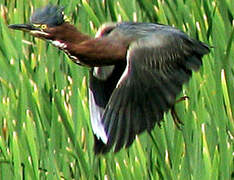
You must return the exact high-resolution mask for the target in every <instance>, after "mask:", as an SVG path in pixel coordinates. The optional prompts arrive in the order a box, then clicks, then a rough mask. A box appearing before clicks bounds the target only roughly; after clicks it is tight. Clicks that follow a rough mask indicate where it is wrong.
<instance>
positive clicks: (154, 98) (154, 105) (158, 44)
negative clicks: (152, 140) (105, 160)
mask: <svg viewBox="0 0 234 180" xmlns="http://www.w3.org/2000/svg"><path fill="white" fill-rule="evenodd" d="M208 52H209V47H208V46H206V45H205V44H203V43H201V42H199V41H195V40H192V39H190V38H189V37H188V36H187V35H185V34H184V33H182V32H180V31H174V30H163V31H156V32H153V33H150V34H149V35H147V36H146V37H144V38H140V39H138V40H137V41H134V42H132V43H131V44H130V46H129V49H128V52H127V66H126V68H125V70H124V72H123V74H122V76H121V78H120V79H119V81H118V83H117V85H116V87H115V89H114V91H113V93H112V95H111V97H110V99H109V101H108V104H107V105H106V107H105V111H104V114H103V117H102V120H101V123H100V125H101V126H102V127H103V128H104V131H105V133H106V137H107V142H104V144H103V145H102V146H100V144H99V146H96V147H95V152H96V153H97V154H98V153H105V152H108V151H109V150H110V149H111V148H112V147H113V146H114V149H115V152H117V151H119V150H120V149H121V148H122V147H123V146H125V147H128V146H129V145H131V144H132V142H133V140H134V138H135V136H136V135H137V134H139V133H141V132H143V131H144V130H148V131H149V130H151V129H152V128H153V127H154V125H155V123H156V122H157V123H160V121H161V120H162V118H163V114H164V112H167V111H168V110H169V109H170V108H171V107H172V106H173V105H174V103H175V100H176V95H177V94H178V93H180V91H181V89H182V85H183V84H184V83H185V82H187V81H188V80H189V78H190V77H191V74H192V70H198V69H199V67H200V66H201V65H202V61H201V58H202V56H203V55H204V54H206V53H208ZM97 142H98V141H97ZM96 144H97V145H98V143H96Z"/></svg>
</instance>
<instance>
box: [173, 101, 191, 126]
mask: <svg viewBox="0 0 234 180" xmlns="http://www.w3.org/2000/svg"><path fill="white" fill-rule="evenodd" d="M186 99H189V97H188V96H183V97H181V98H180V99H178V100H177V101H176V102H175V104H176V103H179V102H181V101H184V100H186ZM175 104H174V105H173V106H172V108H171V115H172V118H173V121H174V123H175V125H176V127H177V128H178V129H180V130H181V127H180V125H181V124H182V125H184V123H183V122H182V121H181V120H180V119H179V116H178V115H177V113H176V111H175Z"/></svg>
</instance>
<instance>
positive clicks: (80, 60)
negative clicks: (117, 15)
mask: <svg viewBox="0 0 234 180" xmlns="http://www.w3.org/2000/svg"><path fill="white" fill-rule="evenodd" d="M62 10H63V9H62V8H59V7H57V6H51V5H48V6H46V7H45V8H43V9H39V10H37V11H36V12H35V13H34V14H33V15H32V17H31V22H30V24H27V25H10V26H9V27H10V28H12V29H19V30H24V31H28V32H30V33H31V34H32V35H33V36H35V37H39V38H42V39H45V40H48V41H49V42H51V43H52V44H53V45H54V46H56V47H58V48H59V49H61V50H63V51H64V52H65V53H67V54H68V56H69V57H70V58H71V59H72V60H73V61H74V62H75V63H77V64H79V65H85V66H89V67H91V70H90V85H89V106H90V116H91V124H92V129H93V132H94V135H95V136H94V137H95V138H94V140H95V145H94V149H95V153H97V154H99V153H106V152H108V151H109V150H110V149H111V148H112V147H114V150H115V152H117V151H119V150H120V149H121V148H122V147H129V146H130V145H131V144H132V142H133V141H134V139H135V136H136V135H137V134H140V133H141V132H143V131H145V130H148V131H150V130H151V129H152V128H153V127H154V125H155V123H158V124H159V123H160V122H161V120H162V119H163V114H164V113H165V112H167V111H169V110H170V109H171V108H172V107H173V106H174V105H175V102H176V96H177V95H178V94H179V93H180V92H181V90H182V85H183V84H184V83H186V82H188V80H189V78H190V77H191V75H192V71H196V70H198V69H199V68H200V66H201V65H202V61H201V59H202V57H203V55H205V54H207V53H209V51H210V50H209V47H208V45H206V44H204V43H202V42H200V41H197V40H194V39H192V38H190V37H189V36H188V35H186V34H185V33H184V32H182V31H180V30H178V29H176V28H173V27H171V26H167V25H161V24H154V23H136V22H122V23H108V24H105V25H104V26H102V27H101V28H100V29H99V31H98V32H97V35H96V37H90V36H88V35H85V34H83V33H81V32H80V31H78V30H77V29H76V28H75V27H74V26H73V25H71V24H70V23H68V22H66V21H65V20H64V17H63V13H62ZM35 24H37V25H38V24H39V28H38V27H37V26H35ZM43 25H44V26H43Z"/></svg>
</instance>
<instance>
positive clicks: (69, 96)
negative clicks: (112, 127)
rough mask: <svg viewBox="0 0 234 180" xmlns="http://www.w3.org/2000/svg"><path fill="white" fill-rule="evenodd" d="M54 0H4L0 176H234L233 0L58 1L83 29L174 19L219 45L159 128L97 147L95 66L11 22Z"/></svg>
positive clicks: (0, 5) (0, 18) (0, 13)
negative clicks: (91, 83)
mask: <svg viewBox="0 0 234 180" xmlns="http://www.w3.org/2000/svg"><path fill="white" fill-rule="evenodd" d="M48 2H49V1H47V0H41V1H38V0H0V179H153V180H154V179H155V180H157V179H166V180H167V179H168V180H170V179H181V180H187V179H191V180H198V179H199V180H203V179H204V180H209V179H210V180H216V179H220V180H229V179H232V178H234V170H233V169H234V165H233V156H234V153H233V150H234V146H233V140H234V139H233V136H234V124H233V121H234V120H233V117H234V46H233V41H234V37H233V36H234V30H233V29H234V28H233V26H234V21H233V16H234V1H233V0H103V1H101V0H89V1H88V0H76V1H66V0H60V1H55V0H51V1H50V2H52V3H53V4H60V5H63V6H65V7H66V9H65V14H66V15H67V16H68V17H70V19H71V22H72V23H74V24H75V25H76V26H77V27H78V28H79V29H80V30H81V31H82V32H84V33H87V34H90V35H92V36H94V34H95V33H96V31H97V29H98V27H99V26H100V25H101V24H102V23H104V22H107V21H138V22H142V21H144V22H158V23H163V24H169V25H173V26H175V27H178V28H179V29H181V30H183V31H185V32H186V33H188V34H189V35H190V36H192V37H194V38H197V39H200V40H201V41H204V42H206V43H208V44H210V45H211V46H213V48H212V50H211V53H210V54H209V55H207V56H205V57H204V58H203V67H202V68H201V70H200V71H199V72H197V73H194V74H193V77H192V79H191V80H190V82H189V83H188V84H186V85H185V86H184V88H183V93H182V94H181V96H182V95H188V96H189V97H190V99H189V100H186V101H184V102H181V103H179V104H177V105H176V110H177V112H178V115H179V117H180V119H181V120H182V121H183V122H184V126H183V127H182V130H178V129H177V128H176V127H175V125H174V123H173V120H172V117H171V115H170V114H169V113H168V114H166V115H165V116H164V122H163V123H162V127H161V128H159V127H158V126H156V127H155V128H154V130H153V131H152V137H150V136H149V135H148V134H147V133H143V134H142V135H140V136H139V137H137V138H136V141H135V142H134V144H133V145H132V146H131V147H130V148H129V149H123V150H121V151H120V152H119V153H117V154H114V153H112V152H110V153H108V154H106V155H103V156H94V153H93V149H92V148H93V135H92V130H91V126H90V122H89V110H88V100H87V82H88V76H87V75H88V69H87V68H83V67H79V66H77V65H75V64H74V63H72V62H71V61H70V60H69V58H68V57H67V56H66V55H65V54H64V53H62V52H59V50H57V49H56V48H55V47H53V46H52V45H49V44H48V43H46V42H44V41H42V40H38V39H35V38H32V37H31V36H30V35H28V34H25V33H22V32H19V31H13V30H10V29H8V28H7V25H8V24H13V23H26V22H28V20H29V17H30V15H31V13H32V12H33V11H34V10H35V8H38V7H42V6H45V5H46V4H47V3H48Z"/></svg>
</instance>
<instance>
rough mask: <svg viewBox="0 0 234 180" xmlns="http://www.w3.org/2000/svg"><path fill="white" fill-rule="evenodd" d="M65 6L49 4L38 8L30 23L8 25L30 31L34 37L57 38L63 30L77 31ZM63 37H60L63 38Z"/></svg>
mask: <svg viewBox="0 0 234 180" xmlns="http://www.w3.org/2000/svg"><path fill="white" fill-rule="evenodd" d="M63 10H64V8H63V7H59V6H54V5H50V4H49V5H47V6H45V7H44V8H39V9H37V10H36V11H35V12H34V13H33V14H32V16H31V17H30V21H29V23H26V24H12V25H9V26H8V27H9V28H10V29H14V30H20V31H24V32H28V33H30V34H31V35H32V36H34V37H38V38H41V39H47V40H56V39H58V38H59V37H58V36H61V35H63V34H64V33H63V32H67V31H69V29H71V31H76V29H75V27H73V26H71V25H70V28H67V27H66V26H67V25H69V23H68V22H67V19H66V16H65V15H64V13H63ZM61 38H62V37H60V39H61Z"/></svg>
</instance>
